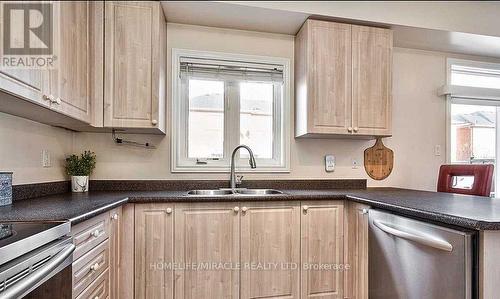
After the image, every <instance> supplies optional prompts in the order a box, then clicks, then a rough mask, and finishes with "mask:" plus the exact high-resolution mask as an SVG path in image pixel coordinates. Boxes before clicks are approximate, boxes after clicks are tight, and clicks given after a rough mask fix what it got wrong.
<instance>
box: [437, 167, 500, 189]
mask: <svg viewBox="0 0 500 299" xmlns="http://www.w3.org/2000/svg"><path fill="white" fill-rule="evenodd" d="M469 176H472V177H474V182H473V183H472V187H471V188H470V189H463V188H457V187H454V186H453V183H454V180H456V179H457V178H456V177H469ZM492 180H493V165H492V164H466V165H441V167H440V168H439V178H438V185H437V191H438V192H448V193H460V194H469V195H479V196H490V192H491V182H492Z"/></svg>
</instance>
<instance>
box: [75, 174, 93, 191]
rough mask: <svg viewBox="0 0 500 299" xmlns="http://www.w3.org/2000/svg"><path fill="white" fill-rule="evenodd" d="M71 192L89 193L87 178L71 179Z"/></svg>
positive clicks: (81, 176)
mask: <svg viewBox="0 0 500 299" xmlns="http://www.w3.org/2000/svg"><path fill="white" fill-rule="evenodd" d="M71 191H73V192H87V191H89V176H88V175H78V176H72V177H71Z"/></svg>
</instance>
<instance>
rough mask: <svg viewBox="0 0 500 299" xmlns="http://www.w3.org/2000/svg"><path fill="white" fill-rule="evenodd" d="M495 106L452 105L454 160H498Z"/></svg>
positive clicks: (452, 160)
mask: <svg viewBox="0 0 500 299" xmlns="http://www.w3.org/2000/svg"><path fill="white" fill-rule="evenodd" d="M495 128H496V107H492V106H481V105H459V104H452V105H451V136H450V137H451V162H453V163H470V164H482V163H495V142H496V141H495V140H496V133H495V132H496V129H495Z"/></svg>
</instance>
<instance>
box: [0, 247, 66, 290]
mask: <svg viewBox="0 0 500 299" xmlns="http://www.w3.org/2000/svg"><path fill="white" fill-rule="evenodd" d="M74 250H75V245H73V244H68V245H66V246H65V247H64V248H63V249H62V250H61V251H59V252H58V253H57V254H56V255H54V257H52V258H51V259H50V260H49V261H48V262H47V263H46V264H45V265H44V266H43V267H41V268H40V269H38V270H36V271H35V272H33V273H31V274H29V275H27V276H26V277H24V278H23V279H21V280H20V281H19V282H17V283H15V284H14V285H12V286H10V287H8V288H7V289H6V290H5V291H3V292H1V293H0V299H4V298H5V299H6V298H18V297H19V296H21V295H22V294H23V293H25V292H26V291H27V290H29V289H30V288H31V287H33V286H34V285H36V284H37V283H38V282H39V281H41V280H42V279H44V278H45V276H47V275H48V274H50V272H52V271H53V270H54V269H56V268H57V267H58V266H59V265H61V264H62V263H64V261H65V260H66V259H67V258H68V257H69V256H70V255H71V254H73V251H74Z"/></svg>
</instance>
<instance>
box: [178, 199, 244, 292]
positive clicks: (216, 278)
mask: <svg viewBox="0 0 500 299" xmlns="http://www.w3.org/2000/svg"><path fill="white" fill-rule="evenodd" d="M239 217H240V216H239V205H238V203H208V204H205V203H192V204H179V205H176V207H175V261H176V263H177V264H178V265H180V266H181V267H182V266H183V265H186V268H185V269H179V270H176V271H175V297H176V298H184V299H188V298H192V299H197V298H221V299H222V298H239V269H238V268H237V265H238V263H239V261H240V246H239V245H240V244H239V243H240V238H239V236H240V220H239ZM188 265H199V266H200V268H198V269H188V267H187V266H188Z"/></svg>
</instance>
